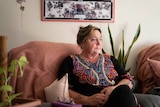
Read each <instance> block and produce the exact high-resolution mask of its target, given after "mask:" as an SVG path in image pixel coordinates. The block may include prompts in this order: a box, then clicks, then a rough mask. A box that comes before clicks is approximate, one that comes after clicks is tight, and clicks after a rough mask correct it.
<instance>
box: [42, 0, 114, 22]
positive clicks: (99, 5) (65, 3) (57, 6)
mask: <svg viewBox="0 0 160 107" xmlns="http://www.w3.org/2000/svg"><path fill="white" fill-rule="evenodd" d="M41 5H42V6H41V9H42V10H41V20H42V21H81V22H114V14H115V13H114V12H115V2H114V0H41Z"/></svg>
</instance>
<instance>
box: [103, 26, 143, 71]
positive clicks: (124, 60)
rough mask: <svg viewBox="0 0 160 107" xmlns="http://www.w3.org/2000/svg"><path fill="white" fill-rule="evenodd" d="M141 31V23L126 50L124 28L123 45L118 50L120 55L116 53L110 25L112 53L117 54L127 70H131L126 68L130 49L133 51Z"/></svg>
mask: <svg viewBox="0 0 160 107" xmlns="http://www.w3.org/2000/svg"><path fill="white" fill-rule="evenodd" d="M140 32H141V26H140V24H139V25H138V28H137V31H136V34H135V36H134V38H133V40H132V42H131V44H130V46H129V47H128V50H127V51H125V49H124V46H125V42H124V30H122V47H121V48H120V49H119V50H118V51H117V52H118V56H116V55H117V54H115V48H114V45H115V44H114V41H113V38H112V33H111V30H110V27H109V25H108V33H109V38H110V44H111V49H112V54H113V56H115V57H116V58H117V59H118V61H119V63H120V64H121V65H122V67H123V68H124V69H125V70H126V71H127V72H129V71H130V68H128V69H126V64H127V60H128V57H129V54H130V51H131V49H132V47H133V45H134V43H135V42H136V41H137V40H138V37H139V35H140ZM102 51H103V53H105V51H104V50H102Z"/></svg>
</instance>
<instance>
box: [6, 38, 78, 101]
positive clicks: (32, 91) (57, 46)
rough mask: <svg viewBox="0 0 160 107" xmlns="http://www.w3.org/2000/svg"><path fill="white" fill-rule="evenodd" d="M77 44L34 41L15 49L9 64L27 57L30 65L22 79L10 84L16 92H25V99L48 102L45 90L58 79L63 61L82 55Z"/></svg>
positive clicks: (9, 57)
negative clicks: (23, 56)
mask: <svg viewBox="0 0 160 107" xmlns="http://www.w3.org/2000/svg"><path fill="white" fill-rule="evenodd" d="M80 51H81V49H80V48H79V46H78V45H76V44H69V43H53V42H45V41H32V42H29V43H27V44H24V45H22V46H19V47H16V48H13V49H12V50H10V51H9V53H8V63H10V62H11V61H12V60H13V59H17V58H19V57H20V56H22V55H25V56H26V57H27V59H28V61H29V65H27V66H26V68H25V69H24V75H23V77H22V78H18V79H17V78H12V79H11V81H10V83H11V85H12V86H13V88H14V90H15V92H23V94H22V95H21V97H23V98H38V99H41V100H42V101H46V99H45V94H44V88H45V87H47V86H48V85H50V84H51V83H52V82H53V81H54V80H55V79H56V78H57V71H58V69H59V66H60V64H61V62H62V61H63V59H64V58H65V57H66V56H68V55H71V54H78V53H80Z"/></svg>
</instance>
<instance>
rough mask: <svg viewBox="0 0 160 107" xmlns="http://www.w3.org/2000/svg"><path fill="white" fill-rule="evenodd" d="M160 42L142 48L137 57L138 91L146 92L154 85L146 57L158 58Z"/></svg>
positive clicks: (159, 58)
mask: <svg viewBox="0 0 160 107" xmlns="http://www.w3.org/2000/svg"><path fill="white" fill-rule="evenodd" d="M159 50H160V44H155V45H152V46H149V47H147V48H145V49H143V50H142V51H141V52H140V53H139V54H138V58H137V68H136V79H137V80H138V83H139V87H138V89H139V92H142V93H147V92H148V91H149V90H151V89H152V88H153V87H156V86H157V84H156V81H155V79H154V76H153V71H152V68H151V66H150V65H149V63H148V60H147V58H150V59H153V60H154V59H156V60H160V51H159Z"/></svg>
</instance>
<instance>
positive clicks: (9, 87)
mask: <svg viewBox="0 0 160 107" xmlns="http://www.w3.org/2000/svg"><path fill="white" fill-rule="evenodd" d="M12 90H13V89H12V86H10V85H2V86H1V87H0V91H9V92H12Z"/></svg>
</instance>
